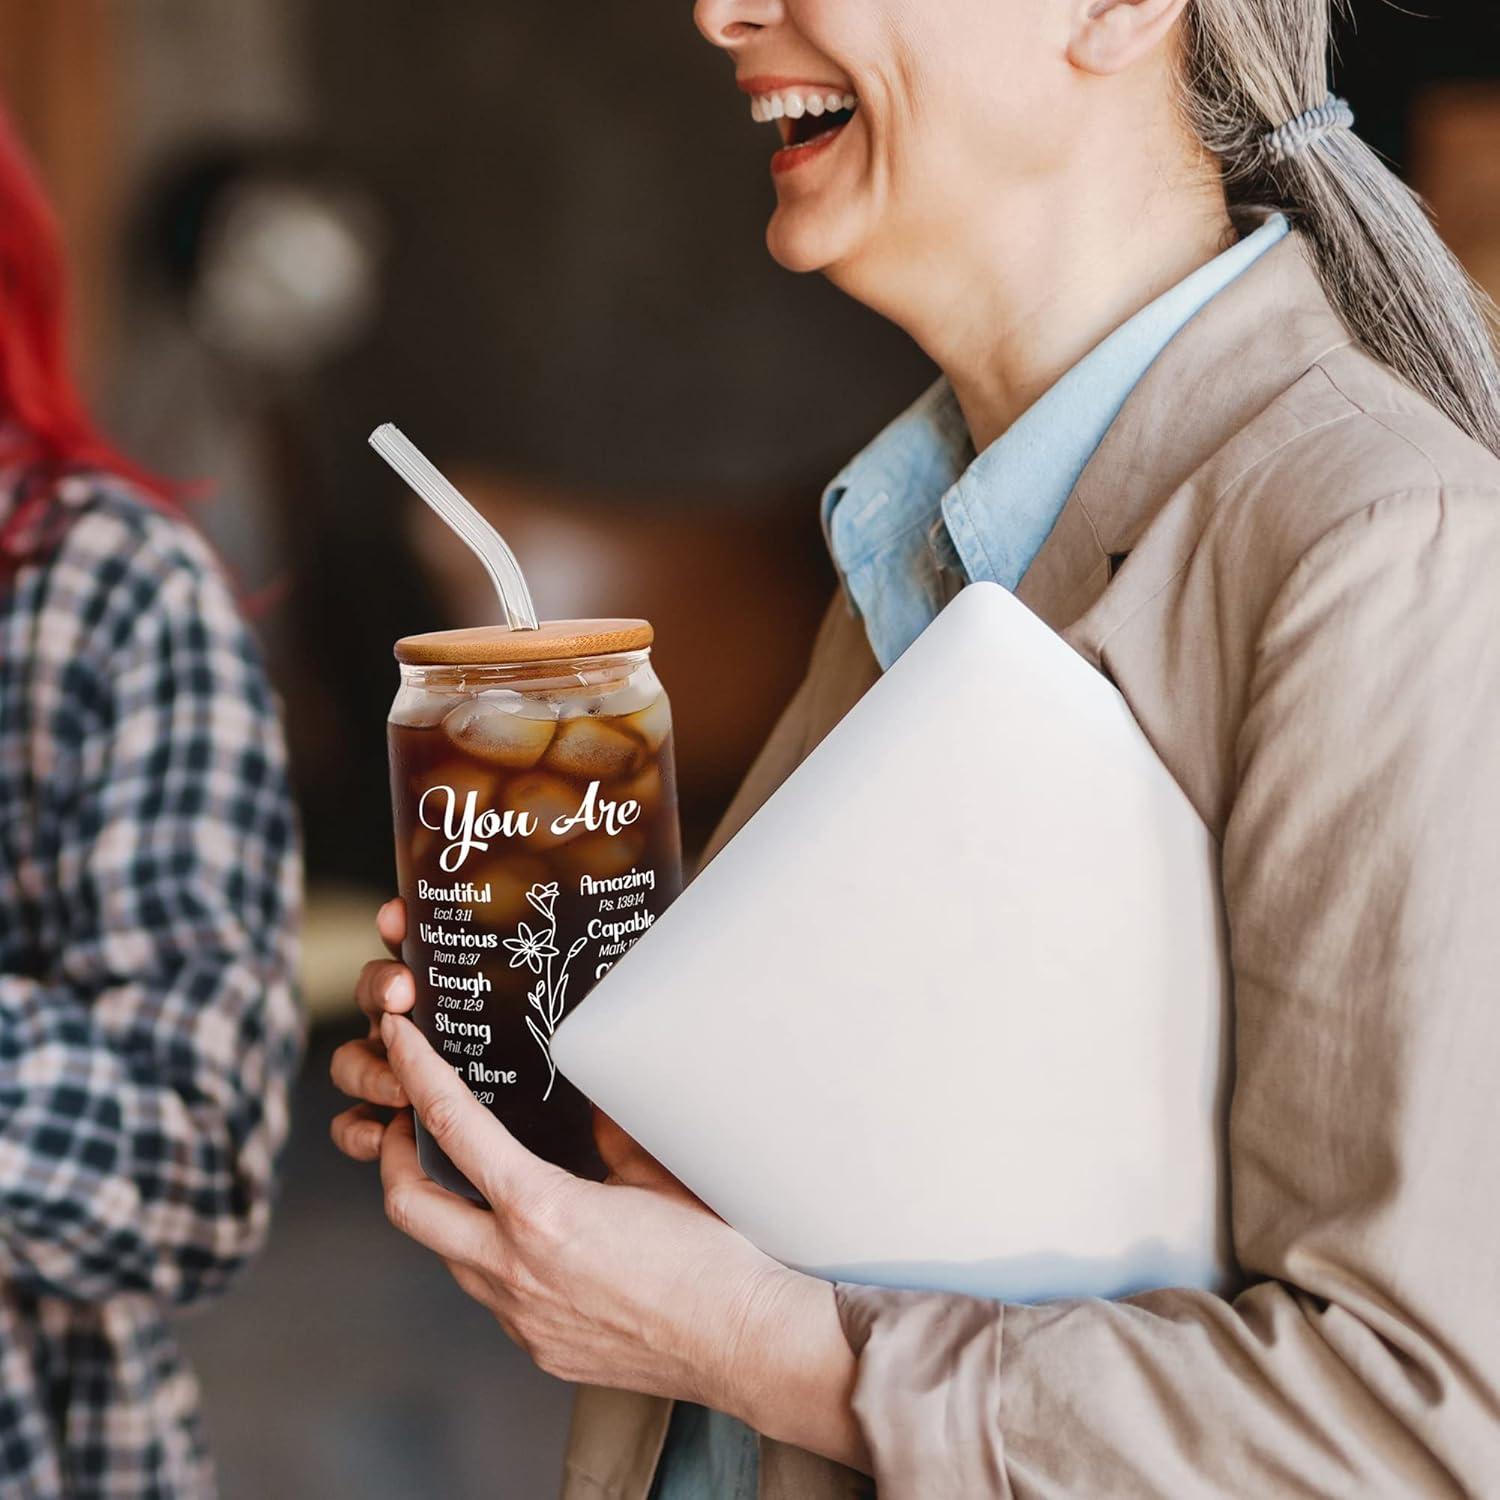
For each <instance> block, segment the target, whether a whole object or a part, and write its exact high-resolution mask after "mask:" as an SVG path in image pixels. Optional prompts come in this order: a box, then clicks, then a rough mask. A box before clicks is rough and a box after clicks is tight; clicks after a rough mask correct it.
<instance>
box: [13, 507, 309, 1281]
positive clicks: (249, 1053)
mask: <svg viewBox="0 0 1500 1500" xmlns="http://www.w3.org/2000/svg"><path fill="white" fill-rule="evenodd" d="M77 621H82V622H83V624H84V625H85V627H86V639H87V641H88V642H90V643H91V646H90V648H89V649H86V650H83V651H79V652H76V653H74V652H73V651H72V650H71V648H64V647H63V646H62V645H61V641H62V638H63V634H64V631H63V627H64V624H65V623H66V624H67V625H68V626H70V627H71V626H73V625H74V624H75V622H77ZM81 638H84V637H81ZM34 642H35V658H36V659H35V660H34V661H33V663H32V664H31V668H32V673H33V681H34V683H35V684H36V691H35V692H34V693H33V694H32V695H31V701H30V712H31V713H32V714H33V716H34V720H35V723H34V732H35V734H37V735H39V736H42V737H44V739H46V740H47V742H48V746H49V748H48V750H47V752H46V755H47V758H48V759H49V760H50V761H51V762H53V764H54V771H53V781H52V784H51V785H48V786H46V787H44V788H43V789H41V792H40V794H39V798H38V801H39V804H40V805H39V806H38V807H36V808H33V809H32V810H31V815H33V816H35V817H36V818H38V819H52V820H54V822H53V826H52V827H51V828H50V829H49V830H48V831H47V833H46V839H47V841H48V842H49V843H50V844H52V845H53V846H54V847H55V848H56V850H57V853H58V859H57V865H56V869H57V878H58V880H59V882H60V885H61V890H60V891H59V892H58V893H57V899H54V898H52V897H51V896H49V897H48V899H47V901H46V903H45V905H46V909H47V910H48V911H53V910H56V911H60V912H61V913H62V914H63V915H62V920H61V925H60V927H59V928H58V930H56V931H53V932H43V933H42V935H41V936H42V941H43V943H45V945H46V946H45V948H44V949H43V950H41V951H39V953H38V961H37V965H36V970H35V972H34V973H31V974H24V975H23V974H0V1278H3V1279H4V1280H6V1281H7V1282H11V1283H13V1284H19V1285H22V1286H27V1287H30V1288H31V1289H33V1290H35V1291H38V1292H44V1293H48V1294H51V1295H56V1296H63V1297H69V1298H76V1299H82V1300H89V1301H93V1300H97V1299H101V1298H104V1297H107V1296H110V1295H112V1294H115V1293H119V1292H122V1291H136V1292H149V1293H152V1294H154V1295H157V1296H161V1297H166V1298H172V1299H174V1300H179V1301H187V1300H190V1299H192V1298H195V1297H198V1296H201V1295H204V1294H206V1293H208V1292H211V1291H213V1290H216V1289H217V1288H218V1287H219V1286H221V1285H222V1284H223V1282H224V1281H225V1280H226V1279H227V1277H228V1276H229V1275H230V1273H231V1272H232V1271H233V1270H234V1269H235V1267H236V1266H238V1265H239V1264H240V1263H241V1262H242V1261H243V1260H244V1258H245V1257H246V1256H247V1255H248V1254H249V1253H250V1252H251V1251H252V1250H253V1249H254V1248H255V1247H256V1245H257V1244H258V1242H259V1240H260V1238H261V1237H262V1235H263V1234H264V1231H265V1228H266V1223H267V1219H268V1215H269V1196H270V1186H271V1176H272V1169H273V1165H274V1161H275V1158H276V1155H277V1152H278V1150H279V1148H280V1145H281V1143H282V1141H283V1139H284V1137H285V1134H286V1128H287V1116H288V1108H287V1092H288V1085H289V1083H290V1080H291V1077H292V1074H293V1070H294V1067H295V1063H296V1059H297V1054H298V1046H299V1018H298V1015H297V1010H296V1007H295V1004H294V1001H293V997H292V988H291V986H292V967H293V955H294V945H293V924H294V923H295V920H296V903H297V878H296V850H295V829H294V823H293V814H292V809H291V803H290V798H289V795H288V790H287V784H286V774H285V759H284V753H283V749H282V744H281V737H280V731H279V729H278V726H277V723H276V717H275V711H274V705H273V703H272V701H271V698H270V694H269V691H268V689H267V687H266V684H265V680H264V677H263V675H262V672H261V668H260V665H259V661H258V657H257V654H256V652H255V649H254V647H253V645H252V644H251V642H250V640H249V637H248V633H247V632H246V630H245V627H244V626H243V624H242V623H241V621H240V618H239V616H238V614H237V612H236V610H235V607H234V605H233V603H232V601H231V600H230V598H229V596H228V594H227V592H226V590H225V589H224V587H223V585H222V584H221V582H220V580H219V578H218V576H217V573H216V571H215V569H214V567H213V564H212V562H211V561H210V560H209V558H208V557H207V554H206V549H204V548H203V547H202V545H201V544H200V543H198V542H197V540H196V539H195V538H192V537H190V536H187V535H185V534H184V533H183V532H182V530H181V529H180V528H179V527H177V526H175V525H174V524H173V523H170V522H168V521H166V520H164V519H160V518H156V517H148V518H142V519H138V520H137V519H132V520H131V521H130V522H129V523H126V522H123V521H121V520H120V519H119V518H118V517H114V516H112V515H111V516H98V515H94V514H86V515H84V516H83V517H81V518H80V519H79V520H78V521H77V522H76V523H75V526H74V529H73V531H72V532H70V534H69V536H68V537H67V538H66V539H65V541H64V543H63V545H62V550H61V552H60V554H59V556H58V557H57V558H56V559H54V561H53V562H52V563H51V564H50V573H49V580H48V586H47V589H46V593H45V597H44V599H43V602H42V606H41V608H40V610H39V614H38V620H37V627H36V631H35V635H34ZM94 647H97V648H98V649H93V648H94ZM64 649H67V650H68V654H67V657H66V659H57V654H58V653H59V652H61V651H63V650H64ZM40 837H42V835H39V838H40Z"/></svg>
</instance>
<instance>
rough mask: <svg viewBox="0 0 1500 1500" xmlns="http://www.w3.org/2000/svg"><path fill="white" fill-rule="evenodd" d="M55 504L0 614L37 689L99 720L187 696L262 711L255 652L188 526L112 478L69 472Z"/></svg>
mask: <svg viewBox="0 0 1500 1500" xmlns="http://www.w3.org/2000/svg"><path fill="white" fill-rule="evenodd" d="M57 499H58V500H59V502H60V503H61V504H63V505H64V506H66V507H67V510H68V511H69V512H70V514H69V515H68V516H67V518H66V519H67V524H66V526H65V528H64V530H63V531H62V534H61V536H60V538H59V540H58V542H57V544H56V545H55V546H54V547H53V548H52V550H51V551H50V552H49V553H48V554H47V555H46V556H45V558H44V559H43V560H42V561H40V562H34V563H31V564H29V565H27V566H26V567H25V568H24V569H23V571H22V572H21V573H20V574H18V576H17V586H16V588H15V590H14V591H13V593H12V596H11V598H10V600H9V603H8V606H7V608H6V609H5V611H4V615H5V618H4V619H0V632H3V635H4V638H5V640H6V641H8V642H9V643H11V645H12V646H13V648H14V650H15V652H16V654H17V655H22V656H24V657H25V659H26V660H27V661H28V671H29V676H30V678H31V679H32V680H33V682H34V683H35V684H36V685H37V687H38V690H40V688H41V685H42V684H44V683H47V682H49V681H50V682H53V683H54V684H55V685H56V686H55V688H54V693H55V696H56V698H57V700H58V701H59V702H61V703H65V704H68V705H71V707H72V708H87V709H90V710H91V711H92V712H93V713H95V714H99V715H104V716H105V717H111V716H113V715H115V714H117V713H118V712H120V711H121V710H122V709H123V708H124V707H126V706H130V705H136V706H141V705H146V704H148V703H154V702H158V701H160V700H161V699H162V698H163V695H167V696H170V697H171V698H173V699H181V698H182V696H183V695H185V694H190V695H194V696H197V697H200V698H202V697H215V698H218V697H222V698H225V699H226V700H227V699H229V698H233V699H234V700H236V701H237V702H239V703H242V704H244V705H247V706H248V707H250V708H251V709H252V710H256V711H262V712H268V711H269V706H270V695H269V688H268V686H267V684H266V682H265V674H264V669H263V664H262V660H261V655H260V651H259V647H258V645H257V643H256V642H255V640H254V637H253V636H252V634H251V632H250V630H249V628H248V627H247V625H246V624H245V621H244V618H243V616H242V614H241V612H240V609H239V607H238V605H237V604H236V602H235V597H234V592H233V590H232V588H231V587H230V585H229V583H228V581H227V580H226V578H225V577H224V573H223V570H222V568H221V567H220V565H219V563H218V561H217V559H216V558H215V556H214V553H213V550H212V548H211V547H210V546H209V544H208V542H207V541H206V540H205V539H204V538H203V537H202V536H200V535H199V533H198V532H197V531H196V530H195V529H194V528H193V526H192V524H191V523H190V522H188V521H186V520H184V519H182V518H181V517H179V516H176V515H173V514H170V513H168V512H165V511H163V510H161V509H160V508H159V507H157V506H156V505H154V504H153V503H152V502H151V500H150V499H149V498H148V497H147V496H146V495H144V494H142V493H141V492H140V491H138V490H137V489H136V488H135V487H134V486H132V485H130V484H129V483H127V482H126V481H124V480H121V479H118V478H116V477H114V476H112V475H108V474H95V473H89V474H75V475H71V476H69V477H67V478H65V479H63V480H61V481H59V486H58V492H57Z"/></svg>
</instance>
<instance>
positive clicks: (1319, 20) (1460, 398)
mask: <svg viewBox="0 0 1500 1500" xmlns="http://www.w3.org/2000/svg"><path fill="white" fill-rule="evenodd" d="M1339 3H1343V0H1339ZM1332 4H1333V0H1190V4H1189V6H1188V8H1187V10H1186V12H1185V14H1184V19H1183V59H1182V64H1183V65H1182V89H1183V96H1184V105H1185V108H1186V112H1187V117H1188V121H1189V124H1190V125H1191V127H1192V129H1193V131H1194V133H1195V134H1196V135H1197V137H1198V139H1199V140H1200V141H1201V142H1202V143H1203V146H1204V148H1205V149H1206V150H1207V151H1209V152H1211V153H1212V154H1213V155H1214V156H1215V157H1217V158H1218V160H1219V162H1220V163H1221V165H1222V168H1223V172H1224V184H1225V190H1226V192H1227V193H1228V196H1229V202H1230V205H1231V207H1237V206H1247V207H1248V206H1273V205H1274V206H1275V207H1278V208H1280V209H1282V210H1283V211H1284V212H1285V213H1286V214H1287V215H1288V217H1290V218H1291V220H1292V222H1293V223H1294V224H1295V225H1296V226H1297V227H1298V228H1299V229H1300V230H1301V231H1302V232H1303V234H1304V235H1305V236H1306V237H1307V239H1308V240H1309V241H1310V242H1311V245H1312V249H1313V252H1314V257H1315V260H1316V263H1317V268H1318V274H1319V276H1320V277H1321V279H1322V282H1323V286H1324V288H1325V290H1326V291H1327V293H1328V296H1329V300H1330V301H1331V302H1332V303H1333V305H1334V306H1335V307H1336V308H1337V309H1338V311H1339V314H1340V316H1341V317H1342V319H1343V321H1344V324H1345V326H1346V327H1347V328H1348V330H1349V332H1350V333H1351V334H1352V335H1353V336H1354V337H1355V338H1356V339H1358V340H1359V342H1360V343H1362V344H1363V345H1364V346H1365V347H1366V348H1367V349H1368V350H1369V351H1370V352H1371V353H1372V354H1374V355H1375V356H1376V358H1378V359H1380V360H1382V361H1383V362H1384V363H1385V364H1387V365H1389V366H1390V367H1391V368H1392V369H1393V370H1395V371H1396V373H1397V374H1399V375H1401V376H1402V377H1403V378H1404V379H1405V380H1406V381H1407V382H1408V383H1409V384H1410V385H1412V386H1414V387H1415V388H1416V389H1417V390H1418V391H1420V392H1421V393H1422V395H1424V396H1425V397H1427V399H1428V400H1429V401H1431V402H1432V403H1433V404H1434V405H1435V406H1437V407H1438V408H1440V409H1441V410H1442V411H1444V412H1446V413H1447V415H1448V416H1449V417H1451V418H1452V419H1453V421H1455V422H1456V423H1457V424H1458V425H1459V426H1460V427H1461V428H1463V430H1464V431H1465V432H1467V433H1468V434H1469V435H1470V436H1471V437H1473V438H1475V439H1477V440H1478V441H1479V442H1481V443H1483V444H1484V445H1485V447H1487V448H1488V449H1490V451H1491V452H1493V453H1497V454H1500V362H1497V359H1496V353H1495V327H1496V322H1495V319H1496V310H1495V305H1494V303H1492V302H1491V301H1490V299H1489V298H1488V297H1487V296H1486V295H1485V294H1484V293H1483V292H1482V291H1481V290H1480V289H1479V288H1478V287H1477V286H1476V285H1475V284H1474V282H1473V281H1472V280H1470V278H1469V277H1468V275H1467V274H1466V273H1465V271H1464V269H1463V267H1462V266H1461V265H1460V264H1459V263H1458V260H1457V258H1456V257H1455V256H1454V255H1453V253H1452V251H1450V250H1449V249H1448V247H1447V246H1446V245H1445V244H1444V243H1443V242H1442V240H1441V239H1439V237H1438V235H1437V232H1436V231H1435V229H1434V228H1433V225H1432V221H1431V219H1430V218H1429V216H1428V213H1427V210H1426V208H1425V206H1424V205H1423V204H1422V202H1421V200H1420V199H1419V198H1417V196H1416V195H1415V194H1414V193H1413V192H1411V190H1410V189H1409V188H1407V187H1406V186H1405V185H1404V184H1403V183H1402V182H1401V180H1400V179H1399V178H1398V177H1396V175H1395V174H1394V173H1393V172H1391V171H1390V170H1389V169H1388V168H1387V167H1386V166H1385V165H1384V164H1383V163H1382V162H1381V160H1380V158H1379V157H1378V156H1377V155H1376V154H1375V152H1374V151H1372V150H1371V149H1370V148H1369V147H1368V146H1367V145H1365V143H1364V142H1363V141H1362V140H1360V138H1359V137H1358V136H1357V135H1355V134H1354V133H1353V132H1352V131H1351V130H1349V129H1347V128H1320V129H1318V130H1316V131H1315V132H1313V133H1312V135H1311V136H1310V137H1309V138H1308V139H1307V140H1306V141H1305V142H1301V141H1299V143H1298V145H1299V149H1297V150H1294V151H1288V150H1287V149H1286V146H1287V137H1286V134H1285V127H1286V126H1287V124H1288V122H1295V121H1297V120H1298V119H1299V117H1307V116H1309V114H1310V113H1311V114H1313V115H1316V114H1317V112H1318V110H1319V107H1320V106H1324V101H1325V100H1327V101H1328V102H1329V104H1336V103H1340V102H1341V101H1336V100H1329V96H1328V58H1329V51H1330V43H1331V35H1330V33H1331V25H1332ZM1325 107H1326V106H1325ZM1339 123H1343V122H1342V121H1340V122H1339Z"/></svg>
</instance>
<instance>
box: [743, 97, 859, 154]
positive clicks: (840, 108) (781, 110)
mask: <svg viewBox="0 0 1500 1500" xmlns="http://www.w3.org/2000/svg"><path fill="white" fill-rule="evenodd" d="M858 108H859V99H858V98H857V97H856V96H855V95H854V94H851V93H846V92H843V91H841V90H839V89H833V88H828V89H819V88H812V87H799V88H790V89H778V90H777V91H776V92H774V93H767V94H757V95H755V96H754V97H753V98H752V99H751V101H750V117H751V119H753V120H755V121H756V122H757V123H758V124H772V125H775V126H776V128H777V130H778V131H779V133H780V135H781V150H780V151H778V152H777V153H776V154H777V156H778V158H793V159H800V158H802V157H804V156H805V155H811V154H812V153H811V152H810V151H808V150H807V148H808V147H811V146H819V147H821V146H826V145H830V144H831V143H832V141H833V138H834V136H836V135H837V134H838V133H839V131H841V130H842V129H843V128H844V126H845V125H847V124H848V123H849V121H850V120H852V119H853V118H854V115H855V112H856V111H857V110H858ZM785 164H786V165H790V164H791V161H790V160H788V161H787V162H786V163H785Z"/></svg>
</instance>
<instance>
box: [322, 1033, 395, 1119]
mask: <svg viewBox="0 0 1500 1500" xmlns="http://www.w3.org/2000/svg"><path fill="white" fill-rule="evenodd" d="M328 1076H329V1077H330V1078H332V1079H333V1086H334V1087H335V1088H336V1089H337V1090H338V1091H339V1092H340V1093H341V1094H347V1095H348V1096H349V1097H350V1098H351V1099H363V1100H365V1101H366V1102H368V1103H370V1104H383V1105H385V1107H386V1108H387V1109H400V1108H401V1107H402V1106H403V1105H405V1104H407V1103H409V1102H410V1101H409V1100H408V1099H407V1097H406V1091H405V1090H404V1089H403V1088H402V1087H401V1085H400V1083H398V1082H397V1080H396V1075H395V1074H394V1073H393V1072H392V1071H391V1065H390V1063H388V1062H387V1061H386V1056H385V1044H384V1043H383V1042H382V1041H380V1040H379V1039H378V1038H376V1037H361V1038H360V1039H359V1040H358V1041H356V1042H345V1043H344V1045H343V1046H342V1047H340V1048H339V1049H338V1050H337V1051H336V1052H335V1053H334V1054H333V1061H332V1062H331V1063H330V1064H329V1067H328Z"/></svg>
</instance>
